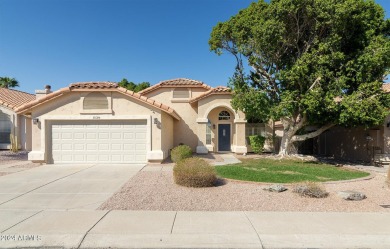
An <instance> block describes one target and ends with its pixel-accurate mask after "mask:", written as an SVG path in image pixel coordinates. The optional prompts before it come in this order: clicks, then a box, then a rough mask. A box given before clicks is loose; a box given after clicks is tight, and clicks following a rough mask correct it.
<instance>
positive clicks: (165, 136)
mask: <svg viewBox="0 0 390 249" xmlns="http://www.w3.org/2000/svg"><path fill="white" fill-rule="evenodd" d="M173 123H174V121H173V119H172V117H171V116H169V115H168V114H166V113H164V112H163V113H162V115H161V124H160V129H161V150H162V151H163V153H164V158H166V157H168V156H169V150H170V149H172V148H173V147H174V146H173V131H174V125H173Z"/></svg>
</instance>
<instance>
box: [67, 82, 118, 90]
mask: <svg viewBox="0 0 390 249" xmlns="http://www.w3.org/2000/svg"><path fill="white" fill-rule="evenodd" d="M118 87H119V86H118V84H116V83H113V82H78V83H72V84H70V85H69V88H70V89H105V88H118Z"/></svg>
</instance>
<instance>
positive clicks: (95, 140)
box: [51, 120, 147, 163]
mask: <svg viewBox="0 0 390 249" xmlns="http://www.w3.org/2000/svg"><path fill="white" fill-rule="evenodd" d="M51 127H52V148H51V151H52V158H53V160H52V161H53V162H54V163H145V162H146V151H147V141H146V132H147V129H146V120H144V121H98V120H93V121H56V122H53V123H52V125H51Z"/></svg>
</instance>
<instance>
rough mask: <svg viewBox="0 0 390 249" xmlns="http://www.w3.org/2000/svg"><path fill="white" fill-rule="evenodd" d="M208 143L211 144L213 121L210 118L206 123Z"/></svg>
mask: <svg viewBox="0 0 390 249" xmlns="http://www.w3.org/2000/svg"><path fill="white" fill-rule="evenodd" d="M206 144H211V122H210V120H209V121H208V122H207V125H206Z"/></svg>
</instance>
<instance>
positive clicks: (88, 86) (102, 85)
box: [16, 82, 180, 120]
mask: <svg viewBox="0 0 390 249" xmlns="http://www.w3.org/2000/svg"><path fill="white" fill-rule="evenodd" d="M102 89H111V90H113V91H116V92H120V93H122V94H125V95H127V96H129V97H131V98H133V99H135V100H137V101H140V102H143V103H145V104H147V105H150V106H153V107H155V108H157V109H160V110H162V111H164V112H166V113H168V114H169V115H171V116H172V117H174V118H176V119H177V120H180V116H179V115H178V114H177V112H176V111H175V110H174V109H172V108H171V107H169V106H166V105H164V104H162V103H160V102H157V101H155V100H153V99H150V98H147V97H145V96H142V95H141V94H139V93H135V92H133V91H130V90H127V89H125V88H123V87H119V86H118V85H117V84H116V83H112V82H85V83H83V82H79V83H73V84H70V85H69V87H64V88H61V89H60V90H58V91H55V92H52V93H50V94H48V95H46V96H44V97H42V98H40V99H36V100H34V101H31V102H29V103H26V104H24V105H22V106H20V107H19V108H17V110H16V111H17V112H18V113H27V112H28V111H30V110H31V109H32V108H34V107H36V106H39V105H42V104H44V103H46V102H48V101H51V100H53V99H56V98H58V97H60V96H63V95H64V94H67V93H69V92H72V91H75V92H77V91H101V90H102Z"/></svg>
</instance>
